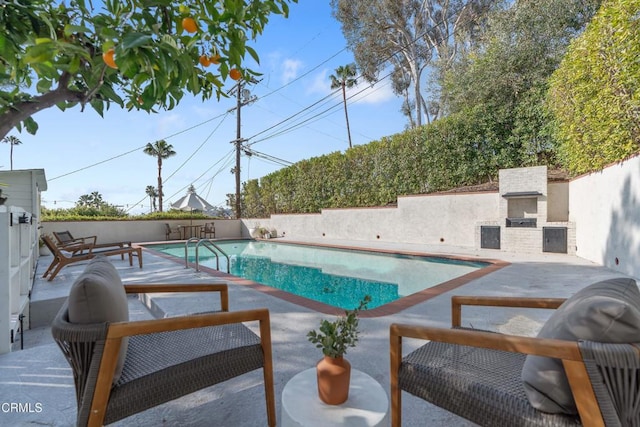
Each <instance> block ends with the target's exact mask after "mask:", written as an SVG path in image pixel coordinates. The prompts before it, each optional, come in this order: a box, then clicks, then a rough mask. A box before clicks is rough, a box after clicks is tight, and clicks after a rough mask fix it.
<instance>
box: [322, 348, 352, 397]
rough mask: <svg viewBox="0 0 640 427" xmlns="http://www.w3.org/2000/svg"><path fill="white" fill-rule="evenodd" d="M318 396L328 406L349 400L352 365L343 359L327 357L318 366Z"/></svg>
mask: <svg viewBox="0 0 640 427" xmlns="http://www.w3.org/2000/svg"><path fill="white" fill-rule="evenodd" d="M316 370H317V372H318V396H319V397H320V400H322V401H323V402H324V403H326V404H327V405H340V404H341V403H344V402H345V401H346V400H347V399H348V398H349V384H350V382H351V364H350V363H349V361H348V360H346V359H345V358H343V357H329V356H325V357H324V358H323V359H320V361H319V362H318V364H317V365H316Z"/></svg>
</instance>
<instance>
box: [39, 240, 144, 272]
mask: <svg viewBox="0 0 640 427" xmlns="http://www.w3.org/2000/svg"><path fill="white" fill-rule="evenodd" d="M41 239H42V241H43V242H44V244H45V245H46V246H47V248H48V249H49V250H50V251H51V253H52V254H53V261H52V262H51V265H49V267H48V268H47V271H45V272H44V275H43V276H42V277H44V278H46V277H47V276H49V277H48V279H47V280H48V281H51V280H53V278H54V277H56V275H57V274H58V273H59V272H60V270H62V268H63V267H65V266H67V265H69V264H73V263H76V262H79V261H86V260H89V259H92V258H95V257H96V256H97V255H105V256H111V255H121V256H122V257H124V254H128V255H129V265H131V266H133V257H134V256H137V257H138V264H139V265H140V268H142V248H139V247H132V246H125V247H122V248H120V247H111V248H104V249H98V250H94V247H93V246H91V245H82V250H76V251H75V252H74V249H76V246H74V245H69V246H62V247H60V246H57V245H56V244H55V243H54V242H53V240H52V239H51V237H49V236H47V235H43V236H42V237H41Z"/></svg>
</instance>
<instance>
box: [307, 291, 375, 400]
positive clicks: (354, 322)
mask: <svg viewBox="0 0 640 427" xmlns="http://www.w3.org/2000/svg"><path fill="white" fill-rule="evenodd" d="M369 302H371V296H370V295H365V296H364V298H363V299H362V300H361V301H360V305H359V306H358V307H357V308H355V309H353V310H346V311H345V315H344V316H342V317H339V318H338V319H336V320H334V321H332V322H330V321H328V320H326V319H323V320H321V321H320V328H319V331H317V330H312V331H309V333H308V334H307V339H308V340H309V341H310V342H311V343H313V344H315V345H316V347H317V348H319V349H322V354H323V355H324V357H323V358H322V359H320V361H319V362H318V363H317V365H316V370H317V376H318V396H319V397H320V400H322V401H323V402H324V403H326V404H328V405H340V404H341V403H343V402H345V401H346V400H347V399H348V398H349V384H350V382H351V364H350V363H349V361H348V360H346V359H345V358H344V355H345V354H346V353H347V349H348V348H349V347H355V346H356V343H357V342H358V334H359V332H360V331H359V329H358V325H359V318H358V313H359V312H360V311H361V310H365V309H366V308H367V304H369Z"/></svg>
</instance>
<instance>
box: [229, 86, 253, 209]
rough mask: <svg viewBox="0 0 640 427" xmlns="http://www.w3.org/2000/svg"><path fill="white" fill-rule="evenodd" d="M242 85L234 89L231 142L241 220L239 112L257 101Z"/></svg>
mask: <svg viewBox="0 0 640 427" xmlns="http://www.w3.org/2000/svg"><path fill="white" fill-rule="evenodd" d="M249 83H258V81H257V80H253V79H251V80H250V81H249ZM244 84H245V81H244V80H240V81H238V84H237V85H236V87H235V89H236V106H235V108H233V109H235V110H236V139H235V140H234V141H231V142H234V143H235V144H236V167H235V174H236V200H235V211H236V219H240V218H242V207H241V203H240V154H241V150H242V143H243V142H244V141H245V140H244V139H242V130H241V124H242V118H241V115H240V111H241V109H242V107H243V106H245V105H249V104H251V103H253V102H254V101H255V100H256V99H257V97H256V96H254V95H251V92H249V90H248V89H243V86H244ZM231 91H233V89H231ZM231 91H229V92H228V93H230V92H231ZM229 111H231V110H229Z"/></svg>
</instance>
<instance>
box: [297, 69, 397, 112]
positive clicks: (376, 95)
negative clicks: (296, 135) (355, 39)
mask: <svg viewBox="0 0 640 427" xmlns="http://www.w3.org/2000/svg"><path fill="white" fill-rule="evenodd" d="M330 74H331V72H330V71H329V70H328V69H325V70H322V71H321V72H320V73H318V74H316V75H315V76H314V78H313V80H312V81H311V84H309V86H307V93H308V94H320V95H323V96H324V95H328V94H329V93H331V92H333V89H331V80H330V79H329V75H330ZM338 95H339V97H340V98H342V95H341V94H338ZM395 97H396V95H395V94H394V93H393V91H392V90H391V86H390V84H389V81H388V80H383V81H381V82H378V83H375V84H373V85H372V84H371V83H368V82H365V81H364V79H360V80H359V81H358V84H357V85H355V86H354V87H351V88H348V89H347V99H348V100H349V101H348V102H349V103H362V104H381V103H384V102H387V101H389V100H391V99H394V98H395Z"/></svg>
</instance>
